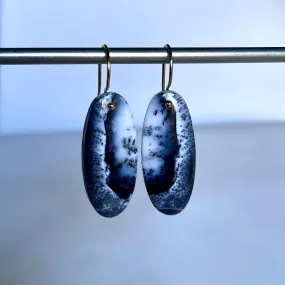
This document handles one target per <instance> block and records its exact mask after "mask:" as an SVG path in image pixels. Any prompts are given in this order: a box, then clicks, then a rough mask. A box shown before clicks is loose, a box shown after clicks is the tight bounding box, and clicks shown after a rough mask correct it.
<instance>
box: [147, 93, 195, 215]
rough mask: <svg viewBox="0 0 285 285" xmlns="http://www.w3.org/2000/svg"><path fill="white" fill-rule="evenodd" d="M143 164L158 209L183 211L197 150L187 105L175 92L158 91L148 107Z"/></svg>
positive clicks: (193, 171)
mask: <svg viewBox="0 0 285 285" xmlns="http://www.w3.org/2000/svg"><path fill="white" fill-rule="evenodd" d="M142 165H143V174H144V180H145V184H146V188H147V191H148V194H149V197H150V199H151V201H152V203H153V205H154V206H155V208H156V209H157V210H159V211H160V212H162V213H164V214H167V215H174V214H177V213H179V212H181V211H182V210H183V209H184V208H185V206H186V205H187V203H188V201H189V199H190V196H191V193H192V189H193V185H194V177H195V166H196V151H195V138H194V132H193V127H192V121H191V117H190V113H189V110H188V107H187V105H186V103H185V101H184V99H183V98H182V97H181V96H180V95H179V94H177V93H175V92H173V91H162V92H159V93H158V94H156V95H155V96H154V97H153V98H152V100H151V102H150V104H149V106H148V109H147V112H146V116H145V120H144V125H143V137H142Z"/></svg>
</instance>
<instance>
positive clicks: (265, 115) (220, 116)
mask: <svg viewBox="0 0 285 285" xmlns="http://www.w3.org/2000/svg"><path fill="white" fill-rule="evenodd" d="M3 8H4V9H3V15H2V17H3V26H2V45H3V46H5V47H76V46H80V47H82V46H88V47H89V46H94V47H95V46H96V47H97V46H101V45H102V44H103V43H107V44H108V45H109V46H119V47H124V46H125V47H126V46H140V47H141V46H163V45H164V44H165V43H170V44H171V45H172V46H193V47H195V46H202V47H203V46H205V47H206V46H214V47H215V46H226V47H228V46H285V35H284V29H285V18H284V9H285V3H284V1H280V0H250V1H248V0H240V1H230V2H228V1H225V0H217V1H206V0H202V1H198V0H194V1H187V0H177V1H168V0H157V1H152V0H144V1H136V2H134V1H131V0H120V1H93V0H80V1H68V0H63V1H56V0H42V1H36V0H26V1H21V0H3ZM174 68H175V69H174V81H173V85H172V89H174V90H176V91H177V92H179V93H181V94H182V95H183V96H184V97H185V98H186V100H187V103H188V105H189V108H190V111H191V113H192V117H193V121H194V123H195V124H199V123H204V122H206V123H208V122H217V121H222V122H229V121H242V120H284V119H285V112H284V110H283V108H284V105H285V97H284V96H283V94H284V89H285V81H284V79H283V77H284V71H285V65H284V64H237V65H235V64H223V65H195V66H194V65H190V64H189V65H175V66H174ZM104 74H105V73H104ZM103 84H104V83H103ZM160 86H161V66H159V65H116V66H112V80H111V90H113V91H117V92H119V93H121V94H122V95H124V96H125V97H126V99H127V101H128V102H129V104H130V106H131V109H132V110H133V113H134V117H135V120H136V125H137V126H141V125H142V122H143V117H144V113H145V111H146V108H147V105H148V102H149V101H150V99H151V97H152V96H153V95H154V94H155V93H156V92H158V91H159V90H160ZM96 91H97V67H96V66H95V65H94V66H92V65H90V66H76V65H70V66H4V67H2V85H1V95H2V111H1V117H0V120H1V126H2V127H1V131H2V132H34V131H59V130H79V129H81V128H82V125H83V121H84V118H85V115H86V112H87V109H88V106H89V104H90V102H91V101H92V99H93V98H94V96H95V95H96Z"/></svg>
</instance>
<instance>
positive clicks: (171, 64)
mask: <svg viewBox="0 0 285 285" xmlns="http://www.w3.org/2000/svg"><path fill="white" fill-rule="evenodd" d="M164 47H165V48H167V52H168V58H169V76H168V83H167V86H166V88H165V63H163V64H162V91H168V90H169V88H170V86H171V83H172V75H173V59H172V49H171V47H170V45H169V44H166V45H165V46H164Z"/></svg>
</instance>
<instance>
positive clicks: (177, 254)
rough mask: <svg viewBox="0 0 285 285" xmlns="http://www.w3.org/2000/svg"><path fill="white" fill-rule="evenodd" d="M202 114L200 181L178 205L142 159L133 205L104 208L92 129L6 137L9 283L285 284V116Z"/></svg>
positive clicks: (3, 239)
mask: <svg viewBox="0 0 285 285" xmlns="http://www.w3.org/2000/svg"><path fill="white" fill-rule="evenodd" d="M188 106H189V108H190V105H188ZM190 110H191V108H190ZM192 118H193V117H192ZM193 123H194V128H195V140H196V151H197V165H196V178H195V189H194V191H193V193H192V196H191V199H190V202H189V204H188V206H187V207H186V208H185V209H184V211H182V212H181V213H180V214H179V215H175V216H166V215H162V214H161V213H159V212H158V211H157V210H156V209H155V208H154V207H153V206H152V204H151V202H150V199H149V197H148V194H147V192H146V189H145V185H144V181H143V175H142V171H141V169H140V167H138V177H137V182H136V189H135V192H134V195H133V198H132V200H131V202H130V204H129V206H128V207H127V208H126V210H125V211H124V212H123V213H122V214H121V215H119V216H117V217H116V218H114V219H106V218H103V217H101V216H100V215H98V214H96V212H95V211H94V209H93V208H92V206H91V205H90V203H89V201H88V199H87V197H86V194H85V193H84V185H83V181H82V171H81V152H80V145H81V139H82V133H81V132H80V133H79V132H78V133H66V134H64V133H57V134H39V135H14V136H2V137H1V136H0V195H1V199H0V233H1V234H0V284H1V285H2V284H5V285H18V284H19V285H38V284H41V285H50V284H53V285H63V284H84V285H89V284H90V285H94V284H100V285H110V284H118V285H120V284H122V285H126V284H136V285H146V284H149V285H157V284H164V285H173V284H175V285H183V284H191V285H201V284H205V285H206V284H207V285H208V284H210V285H216V284H217V285H229V284H231V285H240V284H242V285H253V284H258V285H268V284H274V285H283V284H284V283H285V271H284V264H285V246H284V240H285V218H284V217H285V208H284V205H285V191H284V189H285V152H284V146H285V124H284V123H283V124H278V123H276V124H274V123H264V124H261V123H260V124H245V123H244V124H241V125H237V124H233V125H210V126H196V125H195V121H194V119H193ZM140 135H141V134H140V133H139V132H138V137H139V136H140ZM138 148H139V149H140V144H138ZM139 157H140V156H139Z"/></svg>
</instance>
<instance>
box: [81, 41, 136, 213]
mask: <svg viewBox="0 0 285 285" xmlns="http://www.w3.org/2000/svg"><path fill="white" fill-rule="evenodd" d="M103 48H104V51H105V54H106V58H107V83H106V88H105V90H104V93H102V94H101V95H100V92H101V64H99V65H98V96H97V97H96V98H95V99H94V100H93V102H92V103H91V105H90V107H89V110H88V113H87V117H86V120H85V125H84V131H83V139H82V172H83V180H84V185H85V188H86V192H87V195H88V197H89V200H90V202H91V204H92V205H93V207H94V208H95V210H96V211H97V212H98V213H99V214H100V215H102V216H104V217H115V216H117V215H119V214H120V213H121V212H122V211H123V210H124V209H125V208H126V206H127V205H128V203H129V201H130V199H131V196H132V194H133V191H134V187H135V182H136V174H137V146H136V130H135V125H134V120H133V116H132V113H131V111H130V107H129V105H128V103H127V102H126V100H125V99H124V98H123V97H122V96H121V95H119V94H117V93H115V92H109V91H108V89H109V86H110V77H111V64H110V55H109V48H108V47H107V45H103Z"/></svg>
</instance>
